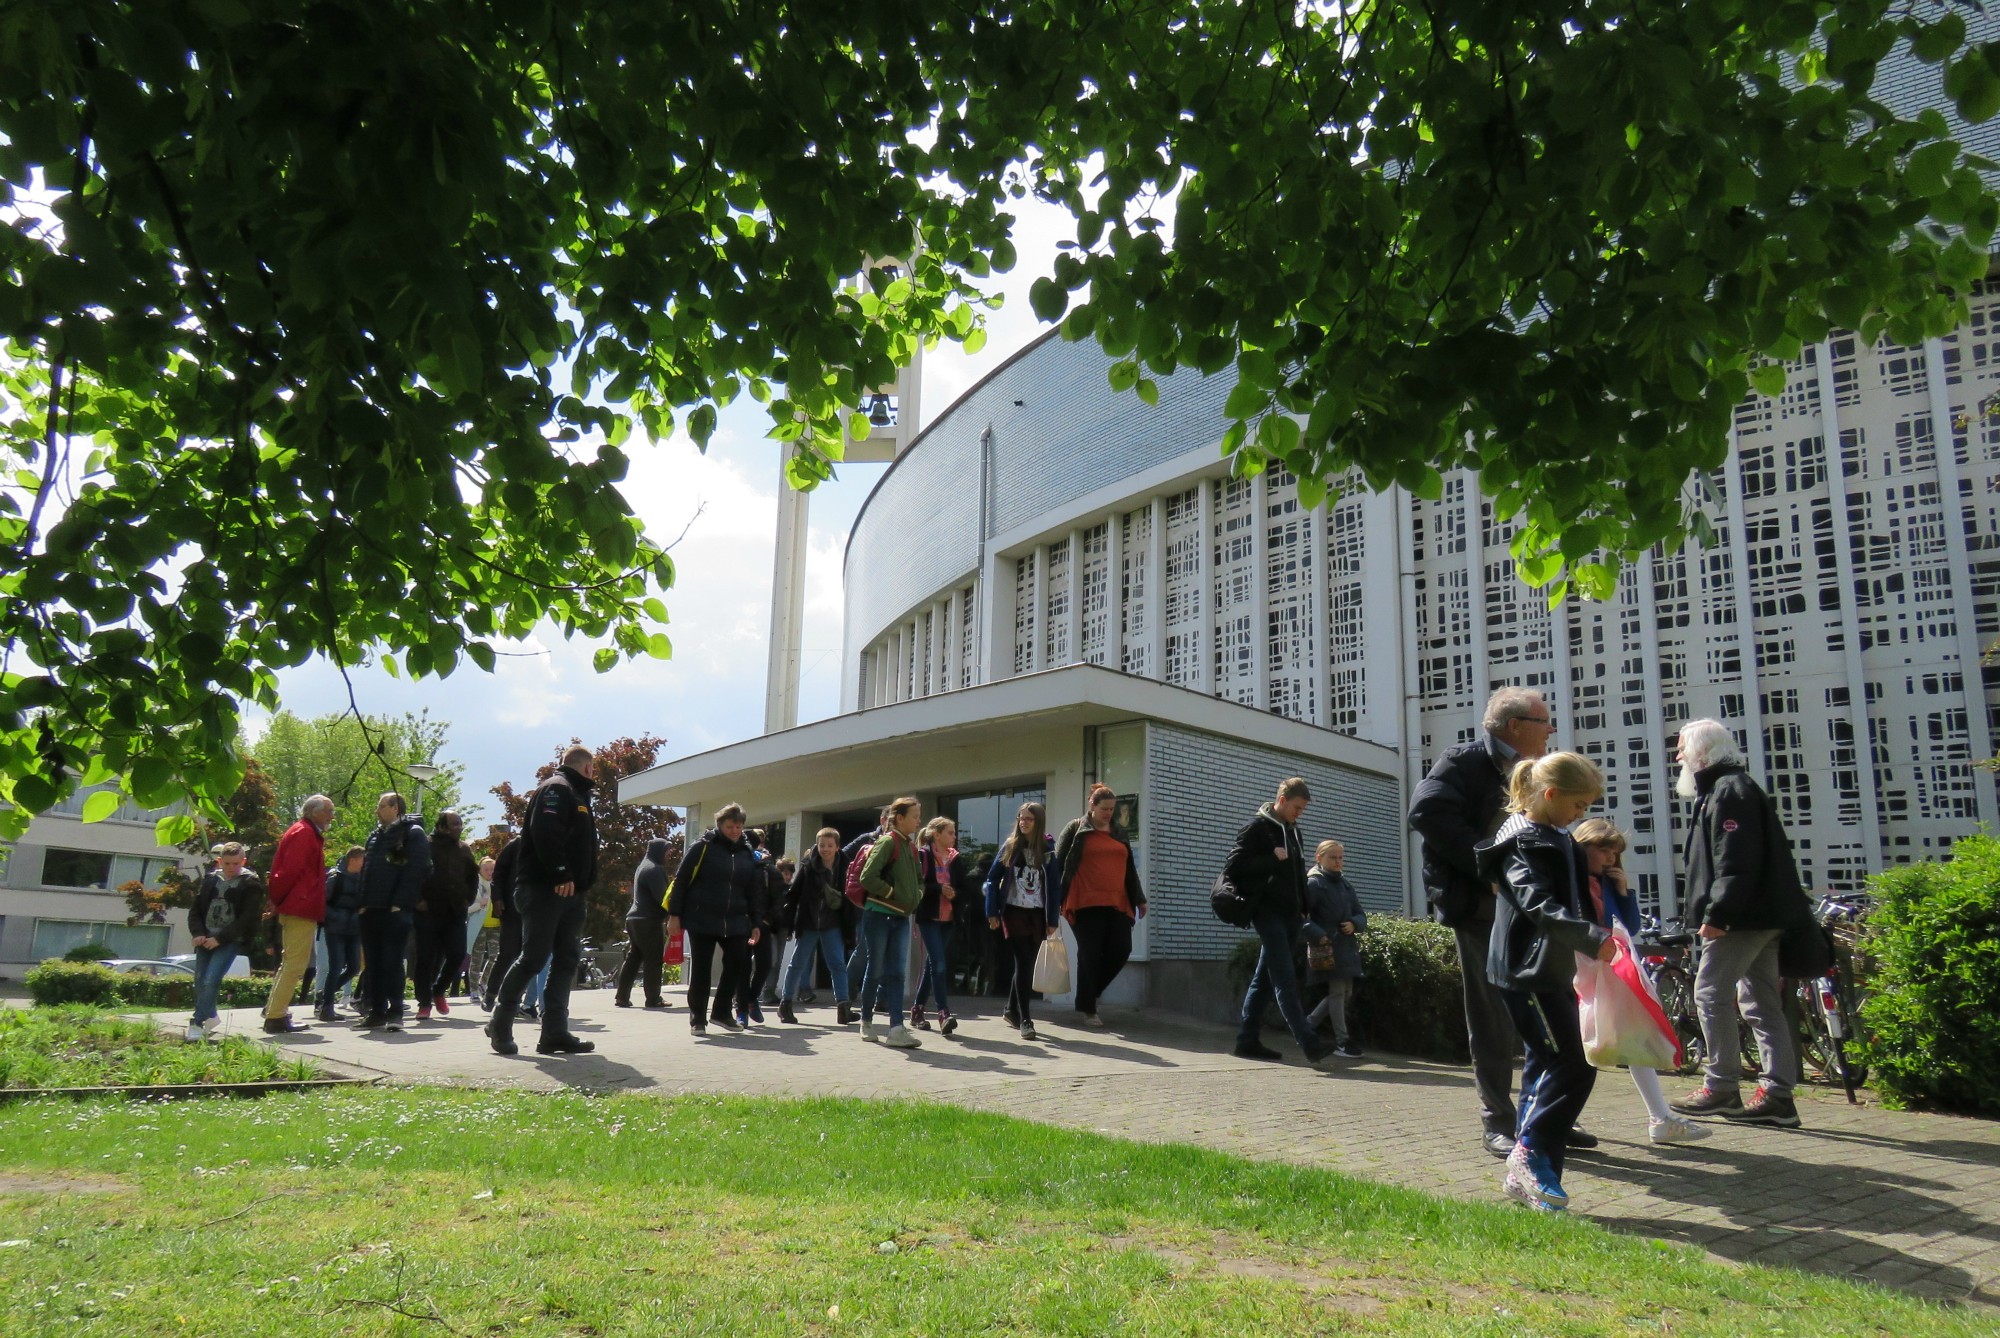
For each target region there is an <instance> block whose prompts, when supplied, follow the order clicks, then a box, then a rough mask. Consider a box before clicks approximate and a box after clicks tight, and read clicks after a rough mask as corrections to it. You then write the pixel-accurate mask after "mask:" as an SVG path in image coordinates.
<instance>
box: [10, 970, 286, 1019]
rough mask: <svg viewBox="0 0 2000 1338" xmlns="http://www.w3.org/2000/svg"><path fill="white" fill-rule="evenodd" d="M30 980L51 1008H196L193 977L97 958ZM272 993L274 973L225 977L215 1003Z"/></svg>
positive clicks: (248, 1001)
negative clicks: (119, 967) (121, 967)
mask: <svg viewBox="0 0 2000 1338" xmlns="http://www.w3.org/2000/svg"><path fill="white" fill-rule="evenodd" d="M26 983H27V986H28V994H29V995H30V997H32V998H33V999H34V1001H35V1002H36V1003H37V1004H41V1005H44V1006H50V1007H53V1006H55V1005H59V1004H79V1003H81V1004H96V1005H99V1006H100V1007H106V1008H115V1007H117V1006H118V1005H120V1004H124V1005H126V1006H127V1007H131V1008H192V1007H194V977H193V976H183V975H172V976H148V975H141V974H139V973H137V972H119V971H113V970H112V969H111V968H110V967H108V966H101V965H99V964H98V963H96V962H63V961H56V960H53V959H51V960H49V961H46V962H43V963H41V964H40V965H39V966H35V967H33V968H31V969H30V970H29V971H28V975H27V982H26ZM270 997H271V977H270V976H225V977H224V978H223V981H222V985H221V988H219V989H218V990H217V991H216V998H215V1001H216V1006H217V1007H220V1008H261V1007H263V1005H264V1002H265V1000H267V999H269V998H270ZM293 1002H294V1003H295V1004H298V1003H311V1002H312V997H311V996H310V995H309V994H307V993H306V991H305V989H304V988H303V987H301V988H300V990H299V994H298V997H297V998H295V999H294V1000H293Z"/></svg>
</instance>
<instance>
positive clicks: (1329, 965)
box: [1306, 937, 1333, 971]
mask: <svg viewBox="0 0 2000 1338" xmlns="http://www.w3.org/2000/svg"><path fill="white" fill-rule="evenodd" d="M1306 970H1308V971H1331V970H1333V940H1332V939H1330V938H1325V937H1321V938H1312V939H1307V940H1306Z"/></svg>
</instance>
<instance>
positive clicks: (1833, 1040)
mask: <svg viewBox="0 0 2000 1338" xmlns="http://www.w3.org/2000/svg"><path fill="white" fill-rule="evenodd" d="M1801 989H1802V991H1810V992H1811V994H1812V996H1813V997H1812V998H1811V999H1810V1000H1806V999H1801V1000H1800V1001H1799V1024H1798V1038H1799V1077H1800V1078H1801V1079H1803V1080H1805V1081H1807V1082H1821V1083H1832V1084H1838V1083H1839V1082H1840V1065H1841V1052H1840V1039H1839V1037H1837V1036H1835V1035H1834V1034H1833V1029H1832V1028H1831V1027H1829V1026H1828V1025H1827V1018H1826V1010H1825V1009H1824V1008H1822V1007H1821V1006H1820V1003H1819V998H1818V994H1819V988H1818V984H1817V982H1811V981H1808V982H1807V983H1806V984H1805V985H1803V986H1802V987H1801Z"/></svg>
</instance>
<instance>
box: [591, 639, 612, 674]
mask: <svg viewBox="0 0 2000 1338" xmlns="http://www.w3.org/2000/svg"><path fill="white" fill-rule="evenodd" d="M590 667H591V668H593V669H595V670H596V671H597V672H598V673H600V674H608V673H610V672H611V671H612V670H613V669H616V668H617V667H618V652H617V650H616V649H614V648H613V647H610V646H604V647H601V648H600V649H599V650H598V651H597V653H596V654H594V655H592V656H591V657H590Z"/></svg>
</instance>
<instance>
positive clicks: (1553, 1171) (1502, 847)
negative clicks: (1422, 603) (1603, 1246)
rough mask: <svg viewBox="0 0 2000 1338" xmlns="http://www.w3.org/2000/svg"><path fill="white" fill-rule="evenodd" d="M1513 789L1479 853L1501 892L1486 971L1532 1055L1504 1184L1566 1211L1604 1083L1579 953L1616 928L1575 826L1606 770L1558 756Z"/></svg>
mask: <svg viewBox="0 0 2000 1338" xmlns="http://www.w3.org/2000/svg"><path fill="white" fill-rule="evenodd" d="M1507 791H1508V798H1507V809H1508V812H1509V813H1511V814H1512V815H1513V816H1511V817H1509V818H1508V819H1507V820H1506V821H1505V822H1503V823H1502V824H1501V825H1500V830H1499V831H1498V832H1497V833H1495V834H1494V837H1493V839H1492V840H1491V841H1489V842H1487V843H1486V844H1484V845H1482V846H1480V847H1478V850H1477V855H1478V861H1479V875H1480V877H1481V878H1482V879H1484V880H1486V881H1487V882H1489V883H1492V884H1494V885H1495V886H1496V888H1497V889H1498V892H1499V896H1498V897H1497V898H1496V899H1495V901H1496V905H1495V910H1494V917H1493V936H1492V938H1491V939H1490V940H1489V941H1488V945H1487V952H1486V978H1487V979H1488V980H1489V981H1491V982H1492V983H1493V985H1494V986H1495V987H1496V988H1497V989H1498V990H1499V991H1500V994H1501V997H1502V998H1503V999H1504V1000H1505V1001H1506V1004H1507V1012H1508V1014H1509V1015H1510V1016H1511V1017H1512V1018H1513V1019H1514V1028H1515V1030H1516V1031H1518V1032H1519V1033H1520V1036H1521V1044H1522V1047H1523V1049H1524V1050H1525V1052H1526V1056H1525V1059H1524V1062H1523V1064H1522V1070H1521V1100H1520V1118H1519V1123H1518V1124H1517V1125H1516V1128H1515V1133H1514V1151H1513V1153H1512V1155H1510V1156H1509V1157H1508V1158H1507V1170H1506V1173H1505V1175H1504V1176H1503V1177H1502V1179H1501V1189H1502V1191H1503V1192H1505V1193H1506V1195H1507V1197H1508V1198H1510V1199H1515V1200H1518V1201H1519V1202H1521V1203H1525V1204H1527V1205H1529V1206H1530V1207H1533V1208H1536V1209H1539V1210H1541V1211H1543V1212H1562V1211H1564V1210H1565V1209H1567V1208H1568V1207H1569V1195H1568V1194H1567V1193H1565V1192H1564V1190H1563V1186H1562V1172H1563V1148H1564V1146H1565V1145H1566V1144H1567V1143H1568V1141H1569V1134H1570V1130H1571V1129H1573V1128H1574V1127H1575V1125H1576V1117H1577V1116H1578V1115H1579V1114H1581V1113H1582V1111H1583V1105H1584V1102H1586V1101H1588V1100H1589V1099H1590V1089H1591V1088H1592V1087H1593V1086H1594V1085H1595V1084H1596V1081H1597V1070H1596V1069H1594V1068H1592V1067H1591V1064H1590V1061H1589V1060H1588V1059H1586V1058H1584V1054H1583V1033H1582V1027H1581V1024H1580V1023H1579V1021H1578V1018H1577V1007H1576V957H1575V954H1577V953H1583V954H1586V955H1588V956H1592V957H1595V958H1597V959H1598V960H1599V961H1610V960H1611V959H1612V958H1613V957H1614V956H1616V955H1617V950H1616V945H1615V944H1614V943H1613V942H1612V938H1611V934H1610V932H1609V931H1608V930H1606V929H1605V928H1604V927H1603V926H1602V925H1599V924H1597V923H1596V922H1595V921H1594V920H1593V919H1592V918H1591V916H1590V913H1589V910H1588V906H1589V894H1588V893H1587V892H1586V891H1585V887H1586V884H1587V879H1588V877H1589V874H1588V872H1587V870H1586V868H1585V865H1584V859H1583V854H1582V852H1581V851H1580V850H1579V849H1578V848H1577V844H1576V842H1575V841H1574V840H1572V839H1571V837H1570V834H1569V832H1568V831H1566V830H1565V829H1566V828H1567V827H1569V825H1570V824H1571V823H1574V822H1575V821H1577V820H1578V819H1579V818H1581V817H1582V816H1583V815H1584V812H1585V811H1586V810H1587V809H1588V808H1589V807H1590V806H1591V805H1592V804H1593V803H1595V802H1596V801H1597V798H1598V796H1599V795H1601V794H1603V793H1604V776H1603V773H1601V772H1599V771H1598V769H1597V767H1596V765H1595V764H1594V763H1593V762H1591V760H1590V759H1589V758H1587V757H1583V756H1580V755H1579V754H1576V753H1548V754H1546V755H1544V756H1542V757H1536V758H1524V759H1522V760H1521V761H1520V762H1518V763H1516V764H1515V766H1514V771H1513V774H1512V776H1511V777H1510V778H1509V780H1508V784H1507Z"/></svg>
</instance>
